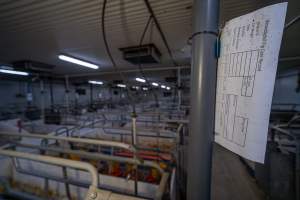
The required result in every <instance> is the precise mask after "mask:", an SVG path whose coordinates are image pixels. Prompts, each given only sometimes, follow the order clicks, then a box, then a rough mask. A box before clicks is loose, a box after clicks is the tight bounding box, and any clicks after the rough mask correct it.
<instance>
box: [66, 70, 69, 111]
mask: <svg viewBox="0 0 300 200" xmlns="http://www.w3.org/2000/svg"><path fill="white" fill-rule="evenodd" d="M69 91H70V90H69V76H67V75H66V76H65V98H66V99H65V101H66V102H65V105H66V108H67V114H68V113H69Z"/></svg>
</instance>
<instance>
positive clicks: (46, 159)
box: [0, 150, 99, 187]
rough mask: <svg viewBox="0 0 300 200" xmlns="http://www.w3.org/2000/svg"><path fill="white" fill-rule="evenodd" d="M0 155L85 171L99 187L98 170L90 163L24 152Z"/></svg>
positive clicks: (2, 153) (0, 153)
mask: <svg viewBox="0 0 300 200" xmlns="http://www.w3.org/2000/svg"><path fill="white" fill-rule="evenodd" d="M0 155H3V156H9V157H14V158H22V159H26V160H32V161H38V162H43V163H47V164H52V165H59V166H64V167H71V168H76V169H81V170H85V171H88V172H89V173H90V174H91V175H92V185H93V186H95V187H97V186H98V184H99V177H98V172H97V170H96V168H95V167H94V166H93V165H91V164H89V163H85V162H80V161H74V160H68V159H63V158H55V157H51V156H41V155H35V154H30V153H23V152H17V151H11V150H0Z"/></svg>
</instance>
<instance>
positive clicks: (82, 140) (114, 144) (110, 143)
mask: <svg viewBox="0 0 300 200" xmlns="http://www.w3.org/2000/svg"><path fill="white" fill-rule="evenodd" d="M0 136H16V137H28V138H39V139H49V140H60V141H67V142H75V143H84V144H92V145H100V146H101V145H102V146H112V147H118V148H122V149H127V150H129V151H132V152H136V151H137V150H136V148H135V147H134V146H132V145H129V144H125V143H121V142H114V141H105V140H93V139H85V138H73V137H62V136H59V137H58V136H52V135H41V134H25V133H22V134H18V133H2V132H1V133H0Z"/></svg>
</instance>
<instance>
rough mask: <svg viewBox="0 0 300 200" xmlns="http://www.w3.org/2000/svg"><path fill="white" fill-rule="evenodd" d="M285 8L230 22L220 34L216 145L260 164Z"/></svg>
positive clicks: (281, 5)
mask: <svg viewBox="0 0 300 200" xmlns="http://www.w3.org/2000/svg"><path fill="white" fill-rule="evenodd" d="M286 10H287V3H279V4H275V5H272V6H268V7H265V8H262V9H259V10H257V11H254V12H252V13H249V14H246V15H243V16H241V17H237V18H235V19H232V20H230V21H228V22H227V23H226V25H225V27H224V29H223V30H222V34H221V52H220V58H219V62H218V74H217V93H216V116H215V141H216V142H217V143H219V144H220V145H222V146H224V147H225V148H227V149H229V150H231V151H233V152H234V153H237V154H239V155H240V156H242V157H244V158H246V159H249V160H252V161H255V162H260V163H263V162H264V157H265V151H266V144H267V135H268V125H269V116H270V111H271V103H272V96H273V90H274V84H275V76H276V70H277V64H278V56H279V49H280V44H281V39H282V34H283V29H284V22H285V15H286Z"/></svg>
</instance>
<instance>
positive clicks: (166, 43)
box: [144, 0, 177, 66]
mask: <svg viewBox="0 0 300 200" xmlns="http://www.w3.org/2000/svg"><path fill="white" fill-rule="evenodd" d="M144 2H145V5H146V7H147V9H148V11H149V13H150V15H151V16H152V17H153V21H154V23H155V25H156V28H157V30H158V32H159V34H160V36H161V38H162V40H163V42H164V44H165V46H166V48H167V50H168V54H169V56H170V58H171V59H172V62H173V64H174V66H177V63H176V61H175V59H174V56H173V54H172V51H171V48H170V46H169V44H168V41H167V39H166V36H165V34H164V33H163V31H162V29H161V26H160V24H159V22H158V20H157V18H156V16H155V14H154V12H153V9H152V7H151V5H150V3H149V1H148V0H144Z"/></svg>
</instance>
